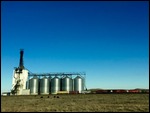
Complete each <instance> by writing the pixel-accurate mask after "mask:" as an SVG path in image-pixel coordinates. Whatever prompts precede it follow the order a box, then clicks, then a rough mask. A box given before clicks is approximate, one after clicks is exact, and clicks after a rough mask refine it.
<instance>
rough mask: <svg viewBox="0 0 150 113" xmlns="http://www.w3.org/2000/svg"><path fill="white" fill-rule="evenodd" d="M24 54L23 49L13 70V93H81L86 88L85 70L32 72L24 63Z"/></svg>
mask: <svg viewBox="0 0 150 113" xmlns="http://www.w3.org/2000/svg"><path fill="white" fill-rule="evenodd" d="M23 54H24V51H23V49H21V50H20V62H19V67H18V68H14V70H13V79H12V90H11V93H12V94H14V95H39V94H40V95H46V94H62V93H65V94H66V93H67V94H72V93H73V94H74V93H75V94H79V93H82V91H84V90H85V89H86V85H85V78H86V74H85V72H50V73H32V72H30V71H29V70H28V69H26V68H25V67H24V65H23Z"/></svg>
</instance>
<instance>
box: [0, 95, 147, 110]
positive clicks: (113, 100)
mask: <svg viewBox="0 0 150 113" xmlns="http://www.w3.org/2000/svg"><path fill="white" fill-rule="evenodd" d="M48 96H49V98H48ZM54 96H56V97H55V98H54ZM57 96H59V98H57ZM41 97H43V98H41ZM1 111H2V112H41V111H42V112H120V111H122V112H149V94H72V95H69V94H65V95H64V94H63V95H37V96H31V95H29V96H1Z"/></svg>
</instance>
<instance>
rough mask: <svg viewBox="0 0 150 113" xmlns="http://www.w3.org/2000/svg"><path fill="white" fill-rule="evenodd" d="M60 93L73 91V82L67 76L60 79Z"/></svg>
mask: <svg viewBox="0 0 150 113" xmlns="http://www.w3.org/2000/svg"><path fill="white" fill-rule="evenodd" d="M62 91H73V80H72V79H71V78H69V77H68V76H66V77H64V78H62Z"/></svg>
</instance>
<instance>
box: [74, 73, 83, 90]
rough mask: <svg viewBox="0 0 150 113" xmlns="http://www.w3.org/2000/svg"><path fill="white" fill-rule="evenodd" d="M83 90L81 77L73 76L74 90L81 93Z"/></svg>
mask: <svg viewBox="0 0 150 113" xmlns="http://www.w3.org/2000/svg"><path fill="white" fill-rule="evenodd" d="M83 90H84V81H83V78H81V77H80V76H77V77H76V78H74V91H79V93H81V92H82V91H83Z"/></svg>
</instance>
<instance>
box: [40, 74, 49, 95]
mask: <svg viewBox="0 0 150 113" xmlns="http://www.w3.org/2000/svg"><path fill="white" fill-rule="evenodd" d="M40 94H49V79H48V78H46V77H43V78H42V79H41V80H40Z"/></svg>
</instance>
